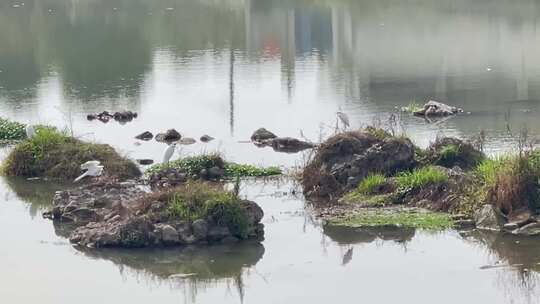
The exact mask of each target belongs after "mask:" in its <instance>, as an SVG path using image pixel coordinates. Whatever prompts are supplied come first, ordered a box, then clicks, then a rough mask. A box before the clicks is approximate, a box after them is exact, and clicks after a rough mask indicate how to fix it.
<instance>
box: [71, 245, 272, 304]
mask: <svg viewBox="0 0 540 304" xmlns="http://www.w3.org/2000/svg"><path fill="white" fill-rule="evenodd" d="M81 252H82V253H83V254H84V255H85V256H87V257H89V258H92V259H104V260H107V261H111V262H113V263H114V264H115V265H116V266H117V267H118V270H119V271H120V273H122V274H123V275H124V276H134V275H135V276H138V277H141V278H143V279H144V280H145V281H147V282H151V281H152V282H155V283H158V284H163V283H164V284H170V285H171V287H173V288H175V289H177V288H180V289H182V288H183V289H184V292H185V298H186V299H188V300H189V302H193V303H195V302H196V297H197V294H198V293H199V292H204V291H205V289H207V288H210V287H212V286H215V285H216V284H217V283H218V282H219V283H224V282H226V283H227V284H230V285H231V286H234V288H235V289H236V291H237V294H238V298H239V299H240V302H242V301H243V297H244V294H245V286H244V282H243V277H244V276H246V275H247V274H248V273H249V272H250V268H252V267H253V266H255V265H256V264H257V262H258V261H259V260H260V259H261V258H262V257H263V255H264V246H263V245H262V244H260V243H255V242H253V243H242V244H235V245H215V246H208V247H186V248H176V249H164V248H160V249H141V250H121V249H102V250H91V249H85V248H81Z"/></svg>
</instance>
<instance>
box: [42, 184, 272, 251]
mask: <svg viewBox="0 0 540 304" xmlns="http://www.w3.org/2000/svg"><path fill="white" fill-rule="evenodd" d="M170 178H176V175H175V174H172V175H171V176H170ZM142 189H143V185H142V184H138V183H135V182H125V183H113V182H110V183H105V182H102V183H98V184H90V185H86V186H83V187H80V188H77V189H73V190H68V191H58V192H57V193H56V194H55V199H54V201H53V204H54V208H53V210H52V211H51V212H50V213H46V216H47V217H49V218H51V219H52V220H53V221H54V222H55V224H58V223H61V222H66V221H69V222H70V223H69V224H70V225H69V226H70V227H71V228H69V229H65V232H62V233H63V235H65V236H68V237H69V239H70V242H72V243H74V244H76V245H80V246H86V247H96V248H100V247H124V248H135V247H159V246H176V245H190V244H207V243H213V242H214V243H215V242H238V241H240V238H244V237H245V235H242V236H239V235H233V233H231V230H230V229H229V228H228V227H227V226H224V225H223V224H222V223H223V219H222V218H219V215H217V214H214V215H213V216H212V217H209V218H208V219H198V220H195V221H194V222H193V223H192V224H190V223H189V222H188V221H187V219H184V218H182V217H176V216H171V215H170V213H169V211H168V206H169V204H168V196H167V195H168V194H166V193H167V192H166V191H163V192H157V193H147V192H145V191H143V190H142ZM240 204H241V206H242V208H244V210H245V211H246V214H247V217H248V223H247V224H248V225H247V227H246V228H247V232H248V233H247V238H251V239H256V240H262V238H263V236H264V230H263V227H264V225H262V224H261V223H260V220H261V219H262V217H263V211H262V209H261V208H260V207H259V206H258V205H257V204H256V203H254V202H251V201H247V200H245V201H241V202H240ZM216 216H217V217H218V218H214V217H216Z"/></svg>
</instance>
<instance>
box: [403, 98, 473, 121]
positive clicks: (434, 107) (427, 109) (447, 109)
mask: <svg viewBox="0 0 540 304" xmlns="http://www.w3.org/2000/svg"><path fill="white" fill-rule="evenodd" d="M461 112H463V110H462V109H460V108H457V107H453V106H449V105H447V104H444V103H442V102H438V101H434V100H430V101H428V102H427V103H426V104H425V105H424V107H423V108H422V109H421V110H418V111H415V112H414V113H413V114H414V115H417V116H432V117H433V116H449V115H455V114H457V113H461Z"/></svg>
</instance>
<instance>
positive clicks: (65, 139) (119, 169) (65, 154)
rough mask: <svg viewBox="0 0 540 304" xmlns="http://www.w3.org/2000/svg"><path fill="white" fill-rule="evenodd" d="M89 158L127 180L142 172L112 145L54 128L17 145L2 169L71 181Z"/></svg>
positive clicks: (40, 131)
mask: <svg viewBox="0 0 540 304" xmlns="http://www.w3.org/2000/svg"><path fill="white" fill-rule="evenodd" d="M90 160H99V161H101V163H102V165H103V166H104V167H105V174H106V175H108V176H111V177H116V178H120V179H126V178H133V177H137V176H140V174H141V173H140V171H139V168H138V167H137V165H136V164H135V163H133V162H132V161H130V160H128V159H126V158H124V157H122V156H120V155H119V154H118V153H117V152H116V151H115V150H114V149H113V148H112V147H111V146H109V145H104V144H93V143H87V142H83V141H80V140H78V139H75V138H72V137H70V136H68V135H66V134H64V133H62V132H59V131H57V130H55V129H52V128H41V129H39V130H38V132H37V134H36V135H35V136H34V137H32V138H31V139H28V140H25V141H23V142H21V143H19V144H18V145H17V146H15V148H14V149H13V151H11V153H10V154H9V155H8V156H7V158H6V160H5V161H4V164H3V166H2V171H3V173H4V174H5V175H8V176H22V177H45V178H49V179H54V180H71V179H74V178H75V177H77V176H78V175H80V174H81V168H80V165H81V164H82V163H84V162H87V161H90Z"/></svg>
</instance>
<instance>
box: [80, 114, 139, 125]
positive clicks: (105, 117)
mask: <svg viewBox="0 0 540 304" xmlns="http://www.w3.org/2000/svg"><path fill="white" fill-rule="evenodd" d="M113 118H114V120H116V121H118V122H127V121H132V120H133V119H134V118H137V113H135V112H131V111H120V112H115V113H114V114H111V113H109V112H108V111H103V112H101V113H97V114H88V115H86V119H88V120H95V119H97V120H99V121H101V122H103V123H107V122H109V120H111V119H113Z"/></svg>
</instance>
